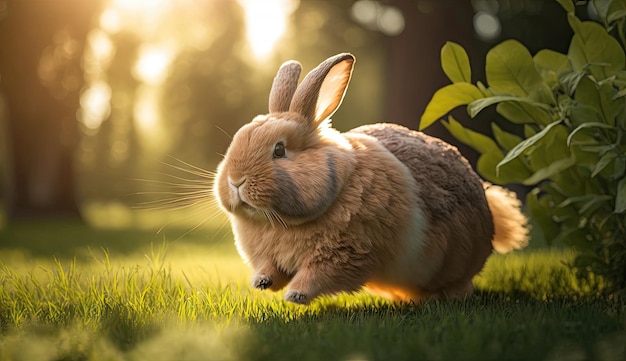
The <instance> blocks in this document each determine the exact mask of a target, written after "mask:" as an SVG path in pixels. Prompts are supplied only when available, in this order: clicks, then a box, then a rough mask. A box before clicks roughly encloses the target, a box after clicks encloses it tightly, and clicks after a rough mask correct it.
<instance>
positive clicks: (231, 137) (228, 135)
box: [215, 125, 233, 140]
mask: <svg viewBox="0 0 626 361" xmlns="http://www.w3.org/2000/svg"><path fill="white" fill-rule="evenodd" d="M215 128H217V129H218V130H219V131H221V132H222V133H224V135H226V136H227V137H228V138H229V139H231V140H232V139H233V136H232V135H230V134H228V132H227V131H225V130H224V129H222V128H221V127H220V126H218V125H216V126H215Z"/></svg>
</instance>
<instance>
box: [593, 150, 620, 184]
mask: <svg viewBox="0 0 626 361" xmlns="http://www.w3.org/2000/svg"><path fill="white" fill-rule="evenodd" d="M615 158H617V153H615V152H610V153H606V154H604V155H603V156H602V157H601V158H600V160H599V161H598V163H596V166H595V167H594V168H593V172H592V173H591V178H593V177H595V176H597V175H598V173H600V172H602V170H603V169H604V168H606V167H607V166H608V165H609V164H611V162H613V161H614V160H615Z"/></svg>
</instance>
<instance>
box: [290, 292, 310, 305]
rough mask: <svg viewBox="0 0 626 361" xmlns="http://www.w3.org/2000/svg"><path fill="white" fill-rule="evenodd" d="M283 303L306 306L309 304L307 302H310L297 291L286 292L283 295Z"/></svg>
mask: <svg viewBox="0 0 626 361" xmlns="http://www.w3.org/2000/svg"><path fill="white" fill-rule="evenodd" d="M285 301H289V302H293V303H297V304H300V305H307V304H309V302H311V300H310V299H309V296H307V295H306V294H304V293H300V292H298V291H287V292H286V293H285Z"/></svg>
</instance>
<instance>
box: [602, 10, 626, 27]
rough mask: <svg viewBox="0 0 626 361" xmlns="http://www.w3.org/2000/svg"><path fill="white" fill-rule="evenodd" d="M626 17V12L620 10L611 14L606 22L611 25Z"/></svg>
mask: <svg viewBox="0 0 626 361" xmlns="http://www.w3.org/2000/svg"><path fill="white" fill-rule="evenodd" d="M624 17H626V10H618V11H615V12H612V13H611V14H609V16H608V17H607V18H606V22H607V23H609V24H610V23H612V22H614V21H616V20H619V19H622V18H624Z"/></svg>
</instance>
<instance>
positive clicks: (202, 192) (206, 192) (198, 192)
mask: <svg viewBox="0 0 626 361" xmlns="http://www.w3.org/2000/svg"><path fill="white" fill-rule="evenodd" d="M135 194H136V195H164V194H165V195H169V196H191V195H204V196H205V197H210V196H211V191H210V190H208V189H197V190H194V191H186V192H166V191H144V192H135Z"/></svg>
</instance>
